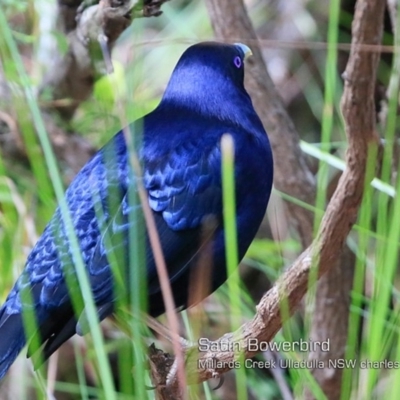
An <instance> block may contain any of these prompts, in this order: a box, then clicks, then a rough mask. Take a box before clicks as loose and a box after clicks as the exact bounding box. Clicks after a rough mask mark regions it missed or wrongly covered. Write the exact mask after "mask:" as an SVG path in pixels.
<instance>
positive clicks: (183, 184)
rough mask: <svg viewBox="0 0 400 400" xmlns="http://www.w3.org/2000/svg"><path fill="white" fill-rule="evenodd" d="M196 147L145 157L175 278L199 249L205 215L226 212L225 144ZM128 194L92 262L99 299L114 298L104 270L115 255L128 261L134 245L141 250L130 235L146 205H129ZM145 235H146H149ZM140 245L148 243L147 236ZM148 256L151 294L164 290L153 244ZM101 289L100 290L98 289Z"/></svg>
mask: <svg viewBox="0 0 400 400" xmlns="http://www.w3.org/2000/svg"><path fill="white" fill-rule="evenodd" d="M190 149H192V150H195V148H188V145H182V148H181V147H178V148H176V149H174V150H173V151H172V152H170V153H168V154H165V156H164V157H163V158H158V159H157V160H154V161H152V160H149V159H147V160H145V171H144V185H145V188H146V190H147V192H148V198H149V204H150V207H151V209H152V210H153V217H154V219H155V223H156V227H157V231H158V234H159V238H160V242H161V246H162V250H163V255H164V258H165V260H166V263H167V266H168V269H169V274H170V278H171V280H174V279H176V278H177V277H178V276H179V275H180V273H181V271H182V270H183V269H184V268H185V266H186V265H187V263H188V262H189V261H190V259H192V258H193V256H194V255H195V253H196V252H197V251H198V248H199V240H200V234H201V229H202V222H203V220H204V218H205V217H206V216H209V215H213V216H214V217H216V220H220V216H221V210H222V199H221V178H220V150H219V146H218V145H217V144H216V145H215V146H214V147H213V148H209V149H205V151H204V150H203V151H199V150H198V149H196V151H191V152H190V151H188V150H190ZM132 185H134V183H133V182H132ZM128 197H129V195H128V194H126V195H125V196H124V198H123V200H122V203H121V205H120V207H119V209H118V211H117V213H116V214H115V215H114V216H113V218H112V219H111V221H110V223H109V224H108V226H107V228H106V230H105V231H104V232H103V234H102V240H101V241H99V242H98V245H97V246H96V249H95V251H94V254H93V257H92V259H91V260H90V262H89V264H88V270H89V273H90V277H91V283H92V288H93V291H94V294H95V299H96V295H97V298H98V299H100V298H108V299H110V296H111V293H107V295H105V294H104V293H102V290H101V288H102V287H104V288H105V287H106V286H105V285H104V284H103V283H104V282H105V280H104V278H105V277H104V276H102V274H103V271H109V264H110V260H109V259H110V254H113V255H114V257H115V256H118V257H119V260H120V261H122V264H123V265H126V263H127V262H128V257H129V256H128V254H126V253H127V251H128V249H129V251H136V249H132V247H131V246H129V243H130V233H131V231H132V229H134V227H135V225H136V224H137V219H136V217H135V216H137V215H138V214H137V212H136V211H137V209H135V207H140V206H137V205H131V204H129V199H128ZM132 216H134V217H132ZM143 239H146V238H145V237H144V236H143ZM146 241H147V239H146ZM139 245H143V246H145V245H146V243H145V241H144V240H143V243H141V244H139ZM121 257H122V260H121ZM145 257H146V266H147V275H148V276H147V282H148V293H149V294H151V293H154V292H157V291H159V290H160V288H159V283H158V278H157V272H156V267H155V261H154V257H153V251H152V249H151V246H149V244H148V243H147V246H146V249H145ZM98 277H99V278H98ZM96 282H98V285H97V284H96ZM109 286H110V289H111V285H109ZM97 287H98V288H99V289H100V290H96V288H97ZM111 297H112V296H111Z"/></svg>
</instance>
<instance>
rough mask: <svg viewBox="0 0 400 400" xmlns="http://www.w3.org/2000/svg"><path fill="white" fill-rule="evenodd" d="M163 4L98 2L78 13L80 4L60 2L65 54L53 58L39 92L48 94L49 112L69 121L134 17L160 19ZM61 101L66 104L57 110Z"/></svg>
mask: <svg viewBox="0 0 400 400" xmlns="http://www.w3.org/2000/svg"><path fill="white" fill-rule="evenodd" d="M165 1H167V0H153V1H145V2H144V5H142V3H141V2H140V1H139V0H122V1H121V0H100V2H99V3H98V4H94V5H92V6H90V7H88V8H86V9H84V10H83V11H82V12H81V11H80V9H81V8H82V4H81V5H80V7H78V5H79V3H82V2H77V1H61V0H59V7H60V10H59V11H60V17H59V18H60V19H61V20H62V23H61V26H62V27H63V29H65V31H66V32H68V34H67V45H68V50H67V51H66V52H65V54H63V55H59V56H58V57H56V61H55V64H54V65H53V66H51V68H50V70H49V73H48V75H47V76H46V78H45V80H44V82H43V85H42V92H43V91H44V90H45V91H46V92H49V91H50V95H51V98H52V100H53V102H52V106H51V108H50V109H51V110H56V111H57V112H58V113H59V114H60V115H61V117H62V118H63V119H65V120H69V119H71V117H72V116H73V114H74V112H75V110H76V109H77V107H78V106H79V104H80V103H81V102H83V101H84V100H86V99H87V98H88V97H89V96H90V95H91V93H92V91H93V85H94V82H95V80H96V78H97V77H99V76H101V75H103V74H104V73H105V72H106V71H107V70H108V69H109V67H108V65H107V64H108V63H109V58H110V56H109V54H110V53H111V50H112V48H113V46H114V44H115V42H116V40H117V39H118V38H119V36H120V35H121V33H122V32H123V31H124V30H125V29H126V28H127V27H128V26H129V25H130V24H131V22H132V19H133V17H138V16H146V17H147V16H153V15H159V14H160V10H159V8H160V6H161V4H162V3H164V2H165ZM73 12H75V13H76V14H75V18H72V17H73V15H72V13H73ZM73 20H76V21H75V22H74V21H73ZM60 99H68V100H69V103H68V104H62V105H61V106H60V104H59V102H57V100H60Z"/></svg>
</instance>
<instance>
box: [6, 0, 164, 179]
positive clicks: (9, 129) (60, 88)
mask: <svg viewBox="0 0 400 400" xmlns="http://www.w3.org/2000/svg"><path fill="white" fill-rule="evenodd" d="M166 1H167V0H144V1H143V2H142V1H139V0H122V1H121V0H100V1H90V0H86V1H85V2H83V1H82V0H58V16H57V20H58V21H57V26H58V28H59V30H60V31H61V34H65V35H66V42H67V46H68V47H67V50H66V51H65V52H64V53H63V54H52V57H51V58H52V59H53V60H54V63H53V64H51V65H49V66H48V71H47V73H46V74H45V78H44V79H43V82H42V85H41V89H40V95H39V97H40V106H41V110H42V111H43V118H44V121H45V124H46V130H47V132H48V133H49V137H50V139H51V142H52V145H53V149H54V152H55V154H56V156H57V158H58V160H60V162H61V163H64V164H66V165H67V166H68V169H69V171H70V172H71V174H70V176H69V177H68V178H67V180H69V178H72V177H73V176H74V175H75V174H76V173H77V172H78V171H79V170H80V169H81V168H82V166H83V165H84V164H85V163H86V161H87V160H88V158H89V157H90V156H91V155H92V154H93V153H94V152H95V149H94V148H93V146H91V145H90V144H89V143H88V142H86V141H85V140H84V139H83V138H82V137H80V136H79V135H77V134H75V133H73V132H71V131H70V130H68V129H67V128H66V127H65V126H64V124H62V123H60V121H59V117H60V116H61V118H62V119H63V120H64V121H67V122H68V121H69V120H70V119H71V118H72V116H73V114H74V112H75V110H76V109H77V108H78V107H79V105H80V104H81V103H82V102H83V101H84V100H86V99H87V98H88V97H89V96H90V95H91V94H92V91H93V87H94V83H95V80H96V78H97V77H99V76H100V75H102V74H104V73H105V72H106V69H107V66H109V64H110V58H109V54H110V53H111V50H112V48H113V46H114V44H115V42H116V40H117V39H118V37H119V36H120V35H121V33H122V32H123V31H124V30H125V29H126V28H127V27H128V26H129V25H130V23H131V22H132V19H133V18H136V17H151V16H157V15H159V14H160V13H161V11H160V7H161V5H162V4H163V3H165V2H166ZM82 3H85V4H89V7H88V8H86V9H83V6H82ZM93 3H99V4H94V5H91V6H90V4H93ZM105 53H106V60H105V61H104V55H105ZM107 63H108V65H107ZM18 96H20V94H19V93H12V91H11V90H10V87H9V86H8V84H7V82H6V81H5V79H4V72H3V71H2V70H1V65H0V98H1V102H0V111H1V112H2V114H1V115H0V146H1V148H2V154H3V155H4V157H5V158H6V159H7V160H11V161H12V162H13V163H14V162H15V161H17V162H18V163H21V162H22V163H26V162H27V151H26V149H25V147H24V146H25V145H24V141H23V140H22V137H21V134H20V126H19V121H20V115H18V112H17V111H16V110H17V109H18V107H15V106H14V105H13V104H14V102H17V103H18ZM5 116H6V117H5ZM10 120H11V121H14V122H13V123H12V124H11V125H10V123H9V122H10ZM38 151H39V149H38Z"/></svg>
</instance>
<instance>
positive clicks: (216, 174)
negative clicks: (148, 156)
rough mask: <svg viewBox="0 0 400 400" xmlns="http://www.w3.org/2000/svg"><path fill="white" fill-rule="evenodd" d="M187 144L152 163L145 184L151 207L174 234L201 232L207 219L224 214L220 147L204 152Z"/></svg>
mask: <svg viewBox="0 0 400 400" xmlns="http://www.w3.org/2000/svg"><path fill="white" fill-rule="evenodd" d="M201 145H202V143H201V142H200V143H199V144H197V143H185V144H182V145H181V146H180V147H178V148H176V149H174V150H173V151H172V152H170V153H168V154H167V155H166V156H165V157H164V158H163V159H155V160H149V161H148V162H147V164H146V170H145V174H144V182H145V186H146V189H147V191H148V194H149V203H150V207H151V208H152V209H153V210H154V211H155V212H160V213H162V216H163V218H164V220H165V222H166V223H167V225H168V226H169V228H171V229H172V230H175V231H179V230H184V229H192V228H197V227H199V226H200V224H201V223H202V221H203V219H204V217H205V216H207V215H210V214H212V215H215V216H218V217H219V216H220V214H221V210H222V192H221V153H220V147H219V144H218V143H215V144H214V145H213V146H212V147H211V148H206V149H200V148H199V147H200V146H201Z"/></svg>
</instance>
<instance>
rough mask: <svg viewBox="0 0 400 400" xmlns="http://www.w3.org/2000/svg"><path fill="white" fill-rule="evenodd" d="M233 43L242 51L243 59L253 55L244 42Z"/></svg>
mask: <svg viewBox="0 0 400 400" xmlns="http://www.w3.org/2000/svg"><path fill="white" fill-rule="evenodd" d="M234 45H235V46H237V47H239V49H240V50H242V51H243V54H244V59H245V60H246V59H247V58H249V57H250V56H252V55H253V53H252V52H251V50H250V47H248V46H246V45H245V44H243V43H234Z"/></svg>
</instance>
